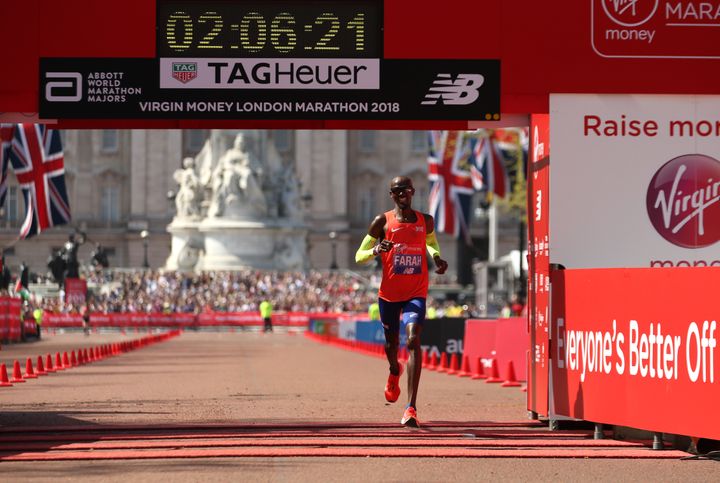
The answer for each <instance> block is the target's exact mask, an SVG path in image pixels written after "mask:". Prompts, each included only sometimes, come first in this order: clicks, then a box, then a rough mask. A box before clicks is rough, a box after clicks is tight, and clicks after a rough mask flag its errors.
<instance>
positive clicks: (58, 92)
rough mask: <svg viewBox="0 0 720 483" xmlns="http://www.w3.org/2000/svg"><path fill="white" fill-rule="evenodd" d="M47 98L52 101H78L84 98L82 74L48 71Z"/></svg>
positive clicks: (46, 74) (46, 75)
mask: <svg viewBox="0 0 720 483" xmlns="http://www.w3.org/2000/svg"><path fill="white" fill-rule="evenodd" d="M45 78H46V79H62V80H53V81H47V83H46V84H45V99H46V100H48V101H50V102H77V101H79V100H80V99H82V75H80V73H79V72H46V73H45Z"/></svg>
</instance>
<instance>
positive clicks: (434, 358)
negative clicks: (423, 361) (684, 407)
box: [427, 352, 438, 371]
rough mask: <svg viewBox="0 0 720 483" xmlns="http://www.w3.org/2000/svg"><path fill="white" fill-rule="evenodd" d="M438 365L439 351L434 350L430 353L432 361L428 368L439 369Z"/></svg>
mask: <svg viewBox="0 0 720 483" xmlns="http://www.w3.org/2000/svg"><path fill="white" fill-rule="evenodd" d="M437 366H438V360H437V353H436V352H433V353H432V354H430V363H429V364H428V366H427V368H428V369H429V370H431V371H437Z"/></svg>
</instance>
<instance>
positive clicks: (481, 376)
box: [470, 357, 487, 379]
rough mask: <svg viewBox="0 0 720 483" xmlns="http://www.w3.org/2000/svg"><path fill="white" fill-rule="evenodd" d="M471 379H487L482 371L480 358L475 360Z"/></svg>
mask: <svg viewBox="0 0 720 483" xmlns="http://www.w3.org/2000/svg"><path fill="white" fill-rule="evenodd" d="M470 377H471V378H472V379H487V376H486V375H485V370H484V369H483V362H482V357H478V358H477V365H476V366H475V372H473V373H472V376H470Z"/></svg>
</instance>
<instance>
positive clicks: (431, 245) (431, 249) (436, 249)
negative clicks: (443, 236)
mask: <svg viewBox="0 0 720 483" xmlns="http://www.w3.org/2000/svg"><path fill="white" fill-rule="evenodd" d="M425 248H427V251H428V253H429V254H430V256H431V257H433V259H434V258H435V257H439V256H440V245H439V244H438V241H437V237H436V236H435V232H434V231H433V232H431V233H428V234H427V235H425Z"/></svg>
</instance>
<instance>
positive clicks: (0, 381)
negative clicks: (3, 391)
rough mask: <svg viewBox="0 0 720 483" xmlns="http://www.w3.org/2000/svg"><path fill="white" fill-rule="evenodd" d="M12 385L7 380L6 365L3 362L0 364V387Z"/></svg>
mask: <svg viewBox="0 0 720 483" xmlns="http://www.w3.org/2000/svg"><path fill="white" fill-rule="evenodd" d="M7 386H12V384H10V381H9V380H8V375H7V367H5V364H0V387H7Z"/></svg>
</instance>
